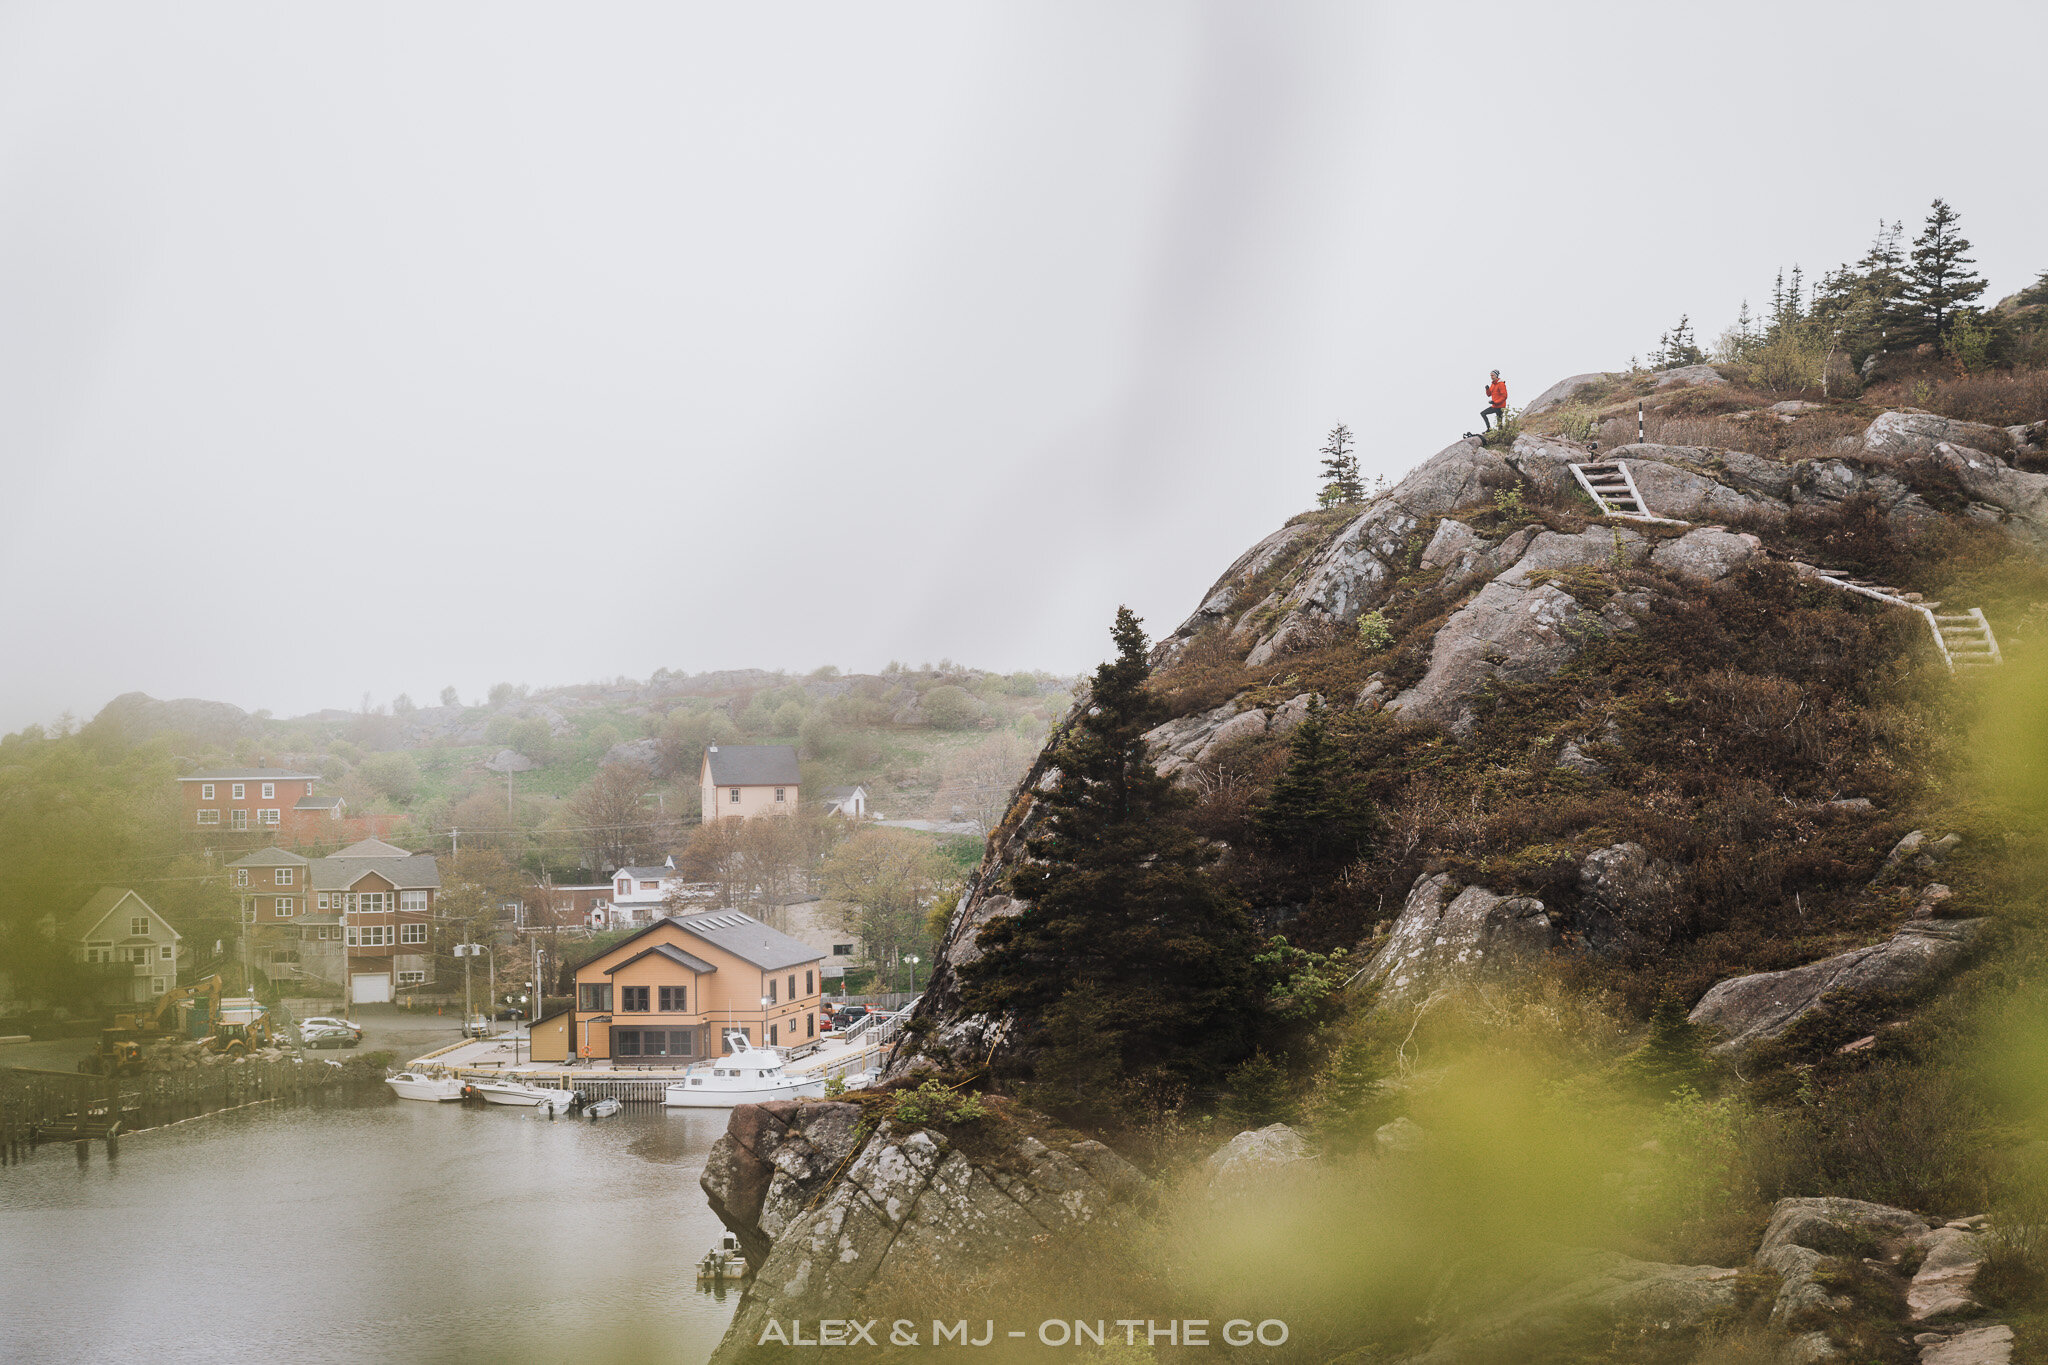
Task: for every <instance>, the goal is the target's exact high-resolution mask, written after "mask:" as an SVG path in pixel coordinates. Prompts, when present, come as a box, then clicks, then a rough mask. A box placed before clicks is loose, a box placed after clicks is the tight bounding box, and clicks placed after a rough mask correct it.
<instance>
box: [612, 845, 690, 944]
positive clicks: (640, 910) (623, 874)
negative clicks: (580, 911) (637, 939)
mask: <svg viewBox="0 0 2048 1365" xmlns="http://www.w3.org/2000/svg"><path fill="white" fill-rule="evenodd" d="M682 885H683V878H682V874H681V873H679V872H677V871H676V860H675V859H674V858H673V857H671V858H670V859H668V860H667V861H666V862H664V863H663V864H662V865H661V866H660V867H622V868H620V869H619V870H618V871H616V872H614V873H612V903H611V907H610V914H609V915H608V916H606V921H607V922H606V923H604V924H599V923H598V922H597V921H596V920H595V919H593V920H592V921H591V927H593V928H610V929H623V928H625V927H626V926H628V925H633V924H652V923H653V922H654V921H655V920H657V919H659V918H661V915H662V903H663V902H664V901H666V900H667V899H668V895H669V893H670V892H671V891H675V890H677V889H679V888H680V887H681V886H682Z"/></svg>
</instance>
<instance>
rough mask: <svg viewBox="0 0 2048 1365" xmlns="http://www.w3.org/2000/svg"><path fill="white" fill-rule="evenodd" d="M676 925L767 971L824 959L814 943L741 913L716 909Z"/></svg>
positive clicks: (682, 920)
mask: <svg viewBox="0 0 2048 1365" xmlns="http://www.w3.org/2000/svg"><path fill="white" fill-rule="evenodd" d="M674 923H676V924H679V925H681V926H682V927H683V928H685V929H687V930H689V931H690V932H691V933H693V934H695V935H696V936H697V937H698V938H701V939H703V940H704V941H705V942H707V943H711V944H715V945H717V946H718V947H720V948H723V949H725V951H727V952H728V953H731V954H732V955H733V956H734V957H736V958H738V959H740V961H742V962H751V963H753V964H754V965H755V966H756V967H759V968H760V969H761V970H762V971H765V972H773V971H780V970H781V969H782V968H784V967H797V966H801V965H803V964H804V963H806V962H815V961H817V960H818V959H819V958H820V957H822V956H824V954H822V953H820V952H819V951H818V950H817V949H816V948H813V947H812V946H811V945H810V944H808V943H803V942H800V941H799V940H797V939H793V938H791V937H790V936H789V935H788V934H785V933H783V932H782V931H781V930H779V929H770V928H769V927H768V926H767V925H765V924H763V923H761V921H759V920H757V919H755V918H754V917H753V916H751V915H743V914H741V913H740V912H739V911H737V910H716V911H713V912H712V913H710V914H708V915H691V916H690V917H689V918H687V919H683V918H676V919H675V920H674Z"/></svg>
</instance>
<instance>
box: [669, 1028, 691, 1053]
mask: <svg viewBox="0 0 2048 1365" xmlns="http://www.w3.org/2000/svg"><path fill="white" fill-rule="evenodd" d="M668 1055H669V1056H671V1057H694V1056H696V1055H697V1031H696V1030H695V1029H687V1028H672V1029H670V1030H669V1031H668Z"/></svg>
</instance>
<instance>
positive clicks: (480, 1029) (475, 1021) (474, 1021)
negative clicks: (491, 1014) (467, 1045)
mask: <svg viewBox="0 0 2048 1365" xmlns="http://www.w3.org/2000/svg"><path fill="white" fill-rule="evenodd" d="M462 1032H463V1034H464V1036H466V1037H470V1038H488V1037H490V1036H491V1021H490V1020H488V1019H486V1018H484V1017H483V1016H482V1015H481V1014H477V1015H472V1016H470V1020H469V1024H468V1026H467V1027H465V1028H464V1029H463V1030H462Z"/></svg>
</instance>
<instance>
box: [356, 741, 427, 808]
mask: <svg viewBox="0 0 2048 1365" xmlns="http://www.w3.org/2000/svg"><path fill="white" fill-rule="evenodd" d="M356 771H357V772H358V773H360V774H361V775H362V777H363V780H364V781H366V782H368V783H369V784H370V785H371V786H372V787H374V788H376V790H377V791H378V792H379V793H380V794H382V795H384V796H386V797H389V798H390V799H391V800H393V801H395V802H397V803H398V804H399V805H404V804H405V803H406V802H408V801H410V800H412V799H413V797H414V796H416V795H417V794H418V793H419V789H420V765H419V763H418V762H417V761H415V760H414V758H413V756H412V755H411V754H408V753H403V752H400V753H389V754H371V755H370V756H369V757H368V758H366V759H364V760H363V763H362V766H361V767H360V768H358V769H357V770H356Z"/></svg>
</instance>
